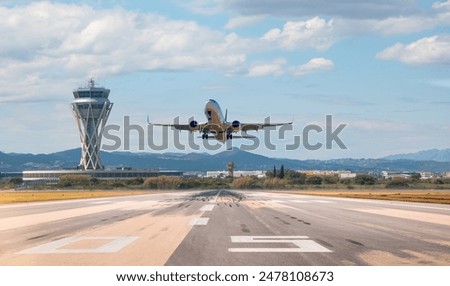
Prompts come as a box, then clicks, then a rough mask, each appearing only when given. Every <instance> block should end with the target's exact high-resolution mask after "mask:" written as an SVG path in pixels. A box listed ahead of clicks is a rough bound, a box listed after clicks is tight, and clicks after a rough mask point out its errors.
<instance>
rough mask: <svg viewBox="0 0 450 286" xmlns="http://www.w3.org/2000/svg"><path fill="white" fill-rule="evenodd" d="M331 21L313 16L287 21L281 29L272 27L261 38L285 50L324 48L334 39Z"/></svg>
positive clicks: (331, 43)
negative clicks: (306, 18) (303, 19)
mask: <svg viewBox="0 0 450 286" xmlns="http://www.w3.org/2000/svg"><path fill="white" fill-rule="evenodd" d="M333 32H334V29H333V21H332V20H330V21H326V20H325V19H322V18H319V17H314V18H312V19H309V20H306V21H297V22H292V21H290V22H287V23H286V24H285V25H284V27H283V30H280V29H272V30H270V31H268V32H267V33H266V34H265V35H264V36H263V37H262V38H261V39H262V40H263V41H266V42H267V43H270V44H276V45H278V46H279V47H281V48H283V49H287V50H293V49H297V48H313V49H316V50H321V51H322V50H326V49H328V48H329V47H330V46H331V45H333V43H334V42H335V41H336V38H335V35H334V33H333Z"/></svg>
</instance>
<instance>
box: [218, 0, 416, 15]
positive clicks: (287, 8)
mask: <svg viewBox="0 0 450 286" xmlns="http://www.w3.org/2000/svg"><path fill="white" fill-rule="evenodd" d="M222 2H223V3H222V6H223V7H224V8H228V9H230V10H232V11H236V12H238V13H240V14H243V15H261V14H265V15H274V16H278V17H296V18H298V17H311V16H316V15H326V16H331V17H342V18H351V19H381V18H386V17H391V16H393V15H399V14H402V15H411V14H417V13H419V12H420V9H419V8H418V7H417V1H416V0H377V1H373V0H345V1H329V0H314V1H311V0H283V1H273V0H223V1H222Z"/></svg>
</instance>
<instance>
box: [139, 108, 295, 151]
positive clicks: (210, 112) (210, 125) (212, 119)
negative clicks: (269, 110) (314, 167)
mask: <svg viewBox="0 0 450 286" xmlns="http://www.w3.org/2000/svg"><path fill="white" fill-rule="evenodd" d="M227 115H228V110H226V111H225V116H224V115H223V113H222V109H221V108H220V106H219V104H218V103H217V101H215V100H214V99H208V100H207V101H206V104H205V116H206V119H207V122H206V123H201V124H199V123H198V122H197V121H195V120H192V121H190V122H189V124H159V123H150V122H148V124H150V125H154V126H166V127H173V128H175V129H177V130H186V131H191V132H196V131H198V132H200V133H201V134H202V139H216V140H218V141H220V142H223V143H224V142H226V140H230V139H237V138H254V136H249V135H233V133H237V132H244V133H245V132H247V131H252V130H255V131H258V130H259V129H263V128H267V127H275V126H281V125H286V124H292V122H286V123H241V122H239V121H238V120H234V121H232V122H228V121H227ZM147 121H148V118H147Z"/></svg>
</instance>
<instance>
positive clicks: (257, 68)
mask: <svg viewBox="0 0 450 286" xmlns="http://www.w3.org/2000/svg"><path fill="white" fill-rule="evenodd" d="M285 64H286V60H285V59H276V60H274V61H272V62H269V63H255V64H253V65H252V66H251V67H250V69H249V71H248V74H247V75H248V76H250V77H256V76H269V75H282V74H283V73H284V69H283V65H285Z"/></svg>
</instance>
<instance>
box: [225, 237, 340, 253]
mask: <svg viewBox="0 0 450 286" xmlns="http://www.w3.org/2000/svg"><path fill="white" fill-rule="evenodd" d="M230 238H231V242H232V243H290V244H294V245H295V246H296V247H284V248H281V247H241V248H228V251H229V252H332V251H331V250H329V249H327V248H325V247H323V246H322V245H320V244H318V243H317V242H315V241H313V240H311V239H308V237H307V236H231V237H230Z"/></svg>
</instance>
